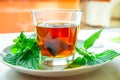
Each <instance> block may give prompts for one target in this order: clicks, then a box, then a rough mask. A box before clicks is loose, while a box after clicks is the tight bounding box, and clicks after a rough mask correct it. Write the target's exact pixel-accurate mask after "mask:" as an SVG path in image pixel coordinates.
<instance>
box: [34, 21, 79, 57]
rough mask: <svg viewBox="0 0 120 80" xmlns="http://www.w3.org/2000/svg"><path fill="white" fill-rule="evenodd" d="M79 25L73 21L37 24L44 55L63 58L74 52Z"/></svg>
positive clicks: (39, 42) (38, 37)
mask: <svg viewBox="0 0 120 80" xmlns="http://www.w3.org/2000/svg"><path fill="white" fill-rule="evenodd" d="M77 28H78V27H77V25H75V24H73V23H55V22H49V23H44V24H43V23H41V24H38V25H37V26H36V32H37V39H38V44H39V46H40V48H41V54H42V55H43V56H48V57H55V58H62V57H67V56H70V55H72V54H73V53H74V48H75V43H76V37H77Z"/></svg>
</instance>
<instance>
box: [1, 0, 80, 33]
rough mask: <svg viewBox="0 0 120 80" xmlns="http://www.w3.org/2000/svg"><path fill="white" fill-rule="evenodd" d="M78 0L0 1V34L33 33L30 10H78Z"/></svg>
mask: <svg viewBox="0 0 120 80" xmlns="http://www.w3.org/2000/svg"><path fill="white" fill-rule="evenodd" d="M79 4H80V2H79V0H23V1H22V0H0V33H9V32H20V31H26V32H31V31H34V25H33V20H32V17H31V10H32V9H51V8H52V9H53V8H61V9H79Z"/></svg>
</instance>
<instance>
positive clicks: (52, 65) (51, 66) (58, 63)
mask: <svg viewBox="0 0 120 80" xmlns="http://www.w3.org/2000/svg"><path fill="white" fill-rule="evenodd" d="M72 60H73V56H69V57H65V58H48V57H45V56H44V59H43V60H41V68H42V69H44V70H63V69H65V67H66V66H67V65H68V64H69V63H71V61H72Z"/></svg>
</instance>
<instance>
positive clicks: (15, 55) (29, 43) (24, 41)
mask: <svg viewBox="0 0 120 80" xmlns="http://www.w3.org/2000/svg"><path fill="white" fill-rule="evenodd" d="M13 41H14V44H13V45H12V47H11V54H7V55H6V56H5V57H3V60H4V61H5V62H7V63H10V64H13V65H16V66H22V67H25V68H28V69H39V67H40V65H39V64H40V63H39V53H40V48H39V46H38V44H37V40H36V38H27V37H26V36H25V35H24V34H23V32H21V33H20V36H18V37H17V38H16V39H14V40H13Z"/></svg>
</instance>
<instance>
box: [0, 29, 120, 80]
mask: <svg viewBox="0 0 120 80" xmlns="http://www.w3.org/2000/svg"><path fill="white" fill-rule="evenodd" d="M95 31H96V30H81V31H80V33H79V34H78V39H86V38H87V37H88V36H89V35H91V34H92V33H94V32H95ZM25 34H26V35H30V34H32V32H29V33H28V32H27V33H25ZM18 35H19V33H4V34H0V52H2V50H3V49H4V48H5V47H7V46H9V45H11V44H12V43H13V42H12V40H13V39H14V38H16V37H17V36H18ZM82 35H84V36H82ZM116 36H120V28H115V29H105V30H104V31H103V32H102V34H101V36H100V38H99V40H98V42H101V41H102V43H104V41H105V42H107V41H108V40H109V39H110V38H112V37H116ZM105 45H106V46H109V47H110V48H112V49H115V50H117V51H120V50H119V49H120V44H116V43H109V42H108V43H105ZM116 47H117V48H116ZM16 79H17V80H39V79H40V80H120V57H118V58H116V59H114V60H112V61H110V62H109V63H107V64H105V65H103V66H102V67H100V68H99V69H97V70H95V71H92V72H89V73H85V74H79V75H74V76H67V77H42V76H41V77H40V76H39V77H38V76H31V75H27V74H23V73H20V72H17V71H15V70H14V69H12V68H10V67H8V66H6V65H4V64H3V63H1V62H0V80H16Z"/></svg>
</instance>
